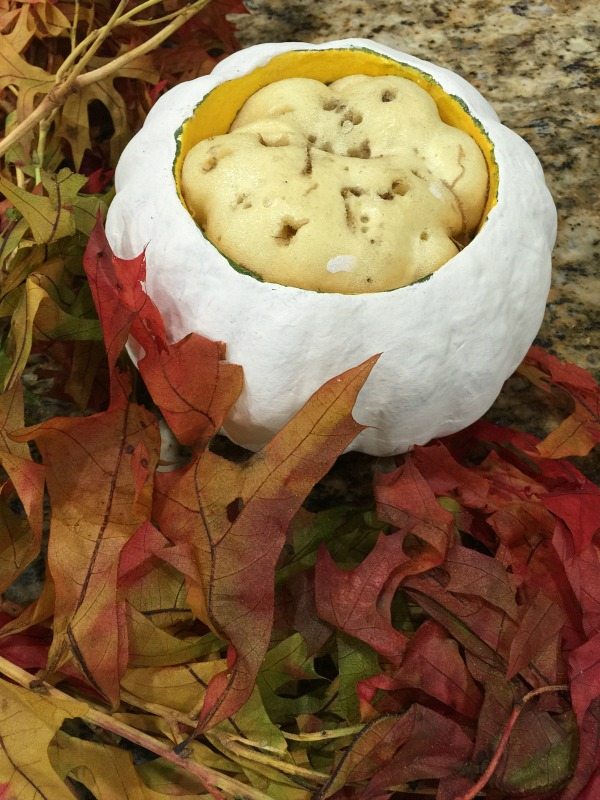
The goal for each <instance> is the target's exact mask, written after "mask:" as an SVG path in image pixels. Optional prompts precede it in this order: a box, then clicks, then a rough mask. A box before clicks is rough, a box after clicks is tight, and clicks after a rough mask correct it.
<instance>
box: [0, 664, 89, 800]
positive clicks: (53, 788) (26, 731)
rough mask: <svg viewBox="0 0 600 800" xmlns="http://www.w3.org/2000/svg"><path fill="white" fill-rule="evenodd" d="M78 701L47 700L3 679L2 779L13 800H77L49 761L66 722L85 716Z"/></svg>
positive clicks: (0, 720)
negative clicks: (50, 750) (20, 799)
mask: <svg viewBox="0 0 600 800" xmlns="http://www.w3.org/2000/svg"><path fill="white" fill-rule="evenodd" d="M86 711H87V705H86V704H85V703H81V702H79V701H77V700H70V699H69V700H67V699H64V700H57V699H55V698H53V697H43V696H41V695H37V694H35V693H34V692H31V691H29V690H27V689H23V688H21V687H20V686H15V685H14V684H11V683H8V682H7V681H5V680H2V679H0V741H1V742H2V745H1V747H0V775H2V776H3V778H7V779H8V784H7V785H8V786H9V787H10V792H11V794H10V795H9V796H8V797H9V798H12V797H28V798H31V800H43V798H47V797H52V800H73V795H72V793H71V792H70V791H69V790H68V789H67V787H66V786H65V784H64V783H63V782H62V780H61V779H60V777H59V776H58V775H57V774H56V772H55V771H54V769H53V768H52V765H51V763H50V761H49V758H48V746H49V744H50V742H51V741H52V738H53V737H54V736H55V734H56V732H57V731H58V729H59V728H60V726H61V725H62V724H63V722H64V720H65V719H72V718H73V717H79V716H82V715H84V714H85V712H86Z"/></svg>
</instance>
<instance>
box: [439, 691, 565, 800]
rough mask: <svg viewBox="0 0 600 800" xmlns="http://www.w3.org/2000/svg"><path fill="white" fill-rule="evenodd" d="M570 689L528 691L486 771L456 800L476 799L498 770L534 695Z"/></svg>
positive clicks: (515, 710) (504, 731)
mask: <svg viewBox="0 0 600 800" xmlns="http://www.w3.org/2000/svg"><path fill="white" fill-rule="evenodd" d="M568 691H569V687H568V686H567V685H566V684H558V685H556V686H540V688H539V689H532V690H531V691H530V692H527V694H526V695H525V696H524V697H523V699H522V700H521V702H520V703H518V704H517V705H516V706H515V707H514V708H513V710H512V711H511V712H510V716H509V718H508V720H507V722H506V725H505V726H504V730H503V731H502V736H501V737H500V741H499V742H498V747H497V748H496V751H495V753H494V755H493V756H492V758H491V759H490V763H489V764H488V765H487V767H486V769H485V772H484V773H483V774H482V775H481V777H480V778H479V780H478V781H477V783H476V784H474V785H473V786H472V787H471V788H470V789H469V790H468V791H466V792H465V793H464V794H461V795H458V797H455V798H454V800H474V798H475V797H476V796H477V795H478V794H479V792H480V791H481V790H482V789H483V788H484V787H485V786H486V785H487V783H488V782H489V780H490V779H491V777H492V775H493V774H494V772H495V771H496V768H497V766H498V764H499V763H500V759H501V758H502V756H503V754H504V751H505V750H506V746H507V745H508V740H509V739H510V735H511V733H512V732H513V729H514V727H515V725H516V723H517V720H518V719H519V717H520V716H521V711H523V708H524V707H525V705H526V704H527V703H528V702H529V701H530V700H533V698H534V697H538V696H539V695H541V694H548V693H549V692H568Z"/></svg>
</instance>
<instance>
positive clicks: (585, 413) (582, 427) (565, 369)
mask: <svg viewBox="0 0 600 800" xmlns="http://www.w3.org/2000/svg"><path fill="white" fill-rule="evenodd" d="M518 371H519V372H520V373H521V375H524V376H525V377H526V378H527V379H528V380H530V381H531V382H532V383H533V384H534V385H535V386H537V387H538V388H540V389H542V390H543V391H544V392H548V393H549V392H552V389H553V387H557V388H559V389H562V390H564V391H565V392H567V394H568V395H569V397H570V398H571V401H572V403H573V406H574V409H573V411H572V413H571V414H570V415H569V416H568V417H567V419H565V420H564V421H563V422H562V424H561V425H559V427H558V428H557V429H556V430H554V431H552V433H550V434H549V435H548V436H547V437H546V438H545V439H544V440H543V441H542V442H540V444H538V446H537V449H538V451H539V453H540V455H542V456H544V457H546V458H564V457H565V456H586V455H587V454H588V453H589V452H590V450H591V449H592V448H593V447H594V445H596V444H597V443H598V442H600V386H598V384H597V383H596V381H595V380H594V379H593V378H592V376H591V375H590V374H589V372H586V371H585V370H584V369H581V367H578V366H576V365H575V364H565V363H563V362H561V361H560V360H559V359H558V358H556V357H555V356H552V355H550V354H549V353H547V352H546V351H545V350H543V349H542V348H541V347H532V348H531V349H530V350H529V353H528V354H527V356H526V357H525V360H524V361H523V364H522V365H521V366H520V367H519V370H518Z"/></svg>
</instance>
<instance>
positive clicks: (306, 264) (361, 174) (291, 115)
mask: <svg viewBox="0 0 600 800" xmlns="http://www.w3.org/2000/svg"><path fill="white" fill-rule="evenodd" d="M181 185H182V191H183V196H184V199H185V202H186V204H187V206H188V208H189V210H190V212H191V213H192V214H193V216H194V218H195V219H196V221H197V222H198V224H199V225H200V226H201V227H202V229H203V230H204V233H205V235H206V236H207V238H208V239H209V240H210V241H211V242H212V243H213V244H214V245H215V246H216V247H217V248H218V249H219V250H220V251H221V252H223V253H224V254H225V255H226V256H227V257H228V258H229V259H230V260H231V261H233V262H235V263H237V264H239V265H240V266H241V267H243V268H244V269H247V270H249V271H251V272H253V273H255V274H257V275H258V276H260V277H261V278H262V279H263V280H265V281H269V282H272V283H278V284H282V285H287V286H296V287H298V288H302V289H309V290H315V291H324V292H341V293H348V294H354V293H364V292H379V291H385V290H389V289H395V288H399V287H401V286H405V285H407V284H410V283H412V282H414V281H416V280H419V279H420V278H423V277H425V276H427V275H429V274H430V273H432V272H434V271H435V270H436V269H438V268H439V267H440V266H442V265H443V264H444V263H445V262H446V261H448V260H449V259H450V258H452V257H453V256H454V255H456V253H457V252H458V251H459V250H460V249H462V247H464V246H465V245H466V244H467V243H468V242H469V241H470V239H471V238H472V237H473V236H474V234H475V232H476V230H477V227H478V225H479V223H480V221H481V216H482V213H483V209H484V207H485V203H486V199H487V190H488V172H487V167H486V163H485V160H484V157H483V155H482V153H481V151H480V150H479V147H478V146H477V144H476V143H475V142H474V141H473V139H472V138H471V137H470V136H469V135H468V134H466V133H465V132H464V131H461V130H459V129H458V128H454V127H451V126H449V125H447V124H446V123H444V122H443V121H442V120H441V119H440V116H439V113H438V109H437V106H436V104H435V102H434V100H433V99H432V98H431V96H430V95H429V94H428V93H427V92H426V91H425V90H424V89H422V88H420V87H419V86H417V84H416V83H414V82H413V81H410V80H407V79H406V78H400V77H395V76H382V77H368V76H365V75H351V76H348V77H345V78H341V79H340V80H337V81H334V82H333V83H331V84H329V85H325V84H324V83H321V82H320V81H316V80H312V79H308V78H288V79H286V80H282V81H278V82H275V83H272V84H269V85H268V86H265V87H264V88H262V89H260V90H259V91H258V92H256V93H255V94H254V95H252V97H250V99H249V100H247V102H246V103H245V104H244V106H243V107H242V108H241V109H240V111H239V113H238V115H237V117H236V119H235V121H234V123H233V125H232V126H231V129H230V131H229V132H228V133H226V134H223V135H221V136H214V137H211V138H208V139H205V140H203V141H201V142H199V143H198V144H197V145H195V146H194V147H193V148H192V149H191V150H190V151H189V153H188V154H187V156H186V157H185V160H184V163H183V169H182V177H181Z"/></svg>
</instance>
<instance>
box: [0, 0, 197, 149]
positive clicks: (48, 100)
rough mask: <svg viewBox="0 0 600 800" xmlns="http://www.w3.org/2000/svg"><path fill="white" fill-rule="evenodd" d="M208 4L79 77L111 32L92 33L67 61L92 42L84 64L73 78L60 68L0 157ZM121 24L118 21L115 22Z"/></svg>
mask: <svg viewBox="0 0 600 800" xmlns="http://www.w3.org/2000/svg"><path fill="white" fill-rule="evenodd" d="M208 2H209V0H196V2H194V3H191V4H190V5H189V6H187V7H186V8H184V9H182V10H181V12H180V13H179V14H178V15H177V16H176V17H175V19H173V20H172V21H171V22H170V23H169V24H168V25H165V27H164V28H161V30H159V31H157V32H156V33H155V34H154V36H152V37H151V38H150V39H148V40H147V41H145V42H143V43H142V44H140V45H138V46H137V47H135V48H134V49H133V50H130V51H128V52H127V53H123V54H122V55H121V56H118V57H117V58H114V59H112V61H109V62H108V63H107V64H103V65H102V66H101V67H98V68H97V69H93V70H90V72H84V73H83V74H78V73H79V71H80V70H81V69H82V68H83V66H85V64H86V63H87V61H88V60H89V58H90V57H91V56H90V52H91V53H92V55H93V53H94V52H96V50H97V48H98V47H99V46H100V43H101V41H102V40H103V39H104V37H105V36H106V35H107V34H108V33H109V32H110V29H109V28H108V24H107V25H106V26H104V28H101V29H100V32H99V33H98V32H97V31H94V32H93V33H91V34H90V35H89V36H88V37H86V39H84V41H83V42H81V43H80V44H79V45H78V46H77V47H76V48H75V50H74V51H73V53H71V54H70V56H69V57H68V59H67V61H69V62H70V63H69V66H70V64H71V63H72V58H73V56H75V55H78V54H79V52H81V48H82V46H83V45H85V44H87V43H88V42H89V41H91V42H92V44H91V45H90V50H89V51H86V53H85V54H84V56H82V58H81V61H79V62H78V63H77V65H76V67H75V68H74V70H73V71H72V72H71V73H70V74H68V75H65V77H62V75H63V74H64V70H63V68H64V67H65V63H66V61H65V62H64V63H63V64H62V65H61V69H60V70H59V72H58V75H59V79H58V80H57V81H56V83H55V85H54V87H53V88H52V90H51V91H50V92H48V94H47V95H46V96H45V97H44V99H43V100H42V102H41V103H40V104H39V105H38V106H36V108H34V109H33V111H32V112H31V114H29V116H28V117H26V118H25V119H24V120H23V121H22V122H20V123H19V124H18V125H16V126H15V127H14V128H13V129H12V130H11V132H10V133H9V134H7V135H6V136H5V137H4V139H2V141H1V142H0V156H3V155H4V154H5V153H6V152H7V150H9V149H10V148H11V147H12V146H13V145H14V144H15V143H16V142H18V141H19V140H20V139H21V138H22V137H23V136H24V135H25V134H26V133H28V132H29V131H30V130H32V129H33V128H35V126H36V125H37V124H38V123H39V122H41V121H42V120H43V119H45V118H46V117H47V116H48V115H49V114H51V113H52V112H53V111H54V110H55V109H56V108H58V107H59V106H61V105H62V104H63V103H64V102H65V100H66V99H67V97H68V96H69V95H70V94H72V93H73V92H76V91H78V90H80V89H82V88H84V87H85V86H89V85H90V84H92V83H97V82H98V81H101V80H104V79H105V78H109V77H110V76H111V75H113V74H114V73H115V72H117V71H118V70H120V69H122V67H124V66H126V65H127V64H129V63H130V62H131V61H134V60H135V59H136V58H139V57H140V56H143V55H145V54H146V53H149V52H150V51H151V50H154V49H155V48H156V47H158V46H159V45H160V44H162V43H163V42H164V41H165V39H168V38H169V36H171V34H173V33H174V32H175V31H176V30H178V29H179V28H180V27H181V26H182V25H184V24H185V23H186V22H187V21H188V19H190V18H191V17H193V16H194V15H195V14H197V13H198V11H200V10H201V9H202V8H203V7H204V6H205V5H206V4H207V3H208ZM120 5H121V4H119V6H120ZM144 5H145V4H144ZM115 13H116V12H115ZM113 16H114V15H113ZM124 17H127V14H124V15H123V18H124ZM111 19H112V18H111ZM118 21H119V20H118V19H117V20H116V22H118ZM114 24H116V23H113V24H112V27H114ZM112 27H111V29H112ZM82 65H83V66H82ZM61 71H62V72H61Z"/></svg>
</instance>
